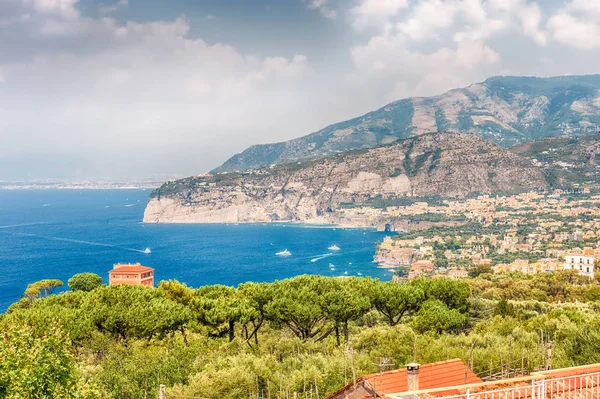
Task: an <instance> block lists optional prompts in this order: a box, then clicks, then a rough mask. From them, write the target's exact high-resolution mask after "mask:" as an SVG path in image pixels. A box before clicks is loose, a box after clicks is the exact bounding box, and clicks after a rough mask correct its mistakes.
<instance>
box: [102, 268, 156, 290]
mask: <svg viewBox="0 0 600 399" xmlns="http://www.w3.org/2000/svg"><path fill="white" fill-rule="evenodd" d="M108 284H109V285H122V284H127V285H145V286H148V287H154V269H153V268H151V267H148V266H142V265H141V264H139V263H135V264H128V263H116V264H115V265H114V267H113V269H112V270H111V271H110V272H109V273H108Z"/></svg>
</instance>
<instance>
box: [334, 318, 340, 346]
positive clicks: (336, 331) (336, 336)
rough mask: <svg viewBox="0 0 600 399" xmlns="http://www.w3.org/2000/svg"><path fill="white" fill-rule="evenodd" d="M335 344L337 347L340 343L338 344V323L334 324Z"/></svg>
mask: <svg viewBox="0 0 600 399" xmlns="http://www.w3.org/2000/svg"><path fill="white" fill-rule="evenodd" d="M335 342H337V346H340V345H341V342H340V328H339V326H338V323H335Z"/></svg>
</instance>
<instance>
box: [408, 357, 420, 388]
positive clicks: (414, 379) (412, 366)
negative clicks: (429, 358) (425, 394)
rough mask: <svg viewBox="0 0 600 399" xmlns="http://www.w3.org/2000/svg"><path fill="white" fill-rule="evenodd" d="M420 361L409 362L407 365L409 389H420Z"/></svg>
mask: <svg viewBox="0 0 600 399" xmlns="http://www.w3.org/2000/svg"><path fill="white" fill-rule="evenodd" d="M420 367H421V365H420V364H419V363H408V364H407V365H406V379H407V381H408V390H409V391H418V390H419V368H420Z"/></svg>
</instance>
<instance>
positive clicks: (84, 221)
mask: <svg viewBox="0 0 600 399" xmlns="http://www.w3.org/2000/svg"><path fill="white" fill-rule="evenodd" d="M149 193H150V191H146V190H14V191H12V190H0V313H1V312H4V311H5V310H6V308H7V307H8V306H9V305H10V304H11V303H13V302H15V301H16V300H18V299H19V298H20V297H21V295H22V293H23V291H24V290H25V288H26V287H27V284H29V283H31V282H34V281H38V280H41V279H46V278H56V279H60V280H62V281H63V282H64V283H65V287H64V288H63V289H66V283H67V280H68V279H69V278H70V277H71V276H73V275H74V274H76V273H82V272H94V273H97V274H99V275H100V276H102V278H103V279H104V282H105V283H106V282H107V279H108V271H109V270H110V269H111V268H112V265H113V264H114V263H118V262H131V263H134V262H140V263H142V264H144V265H147V266H150V267H153V268H155V281H156V283H158V281H160V280H167V279H177V280H179V281H181V282H185V283H186V284H188V285H190V286H192V287H198V286H201V285H206V284H225V285H237V284H239V283H243V282H246V281H273V280H278V279H282V278H286V277H292V276H295V275H298V274H304V273H308V274H321V275H325V276H345V275H347V276H357V275H364V276H373V277H378V278H380V279H382V280H389V279H390V278H391V276H392V274H391V273H390V272H389V271H387V270H385V269H380V268H377V265H376V264H374V263H373V262H372V260H373V256H374V254H375V245H374V243H375V242H380V241H382V240H383V237H384V236H385V233H378V232H375V231H373V230H363V229H341V228H331V227H326V228H325V227H321V228H319V227H318V226H299V225H291V224H239V225H233V224H219V225H192V224H186V225H181V224H143V223H142V217H143V214H144V207H145V205H146V201H147V198H148V195H149ZM334 244H335V245H337V246H339V247H340V248H341V250H340V251H337V252H336V251H329V250H328V249H327V248H328V247H329V246H330V245H334ZM146 248H150V250H151V253H149V254H146V253H144V252H143V251H144V250H145V249H146ZM285 249H287V250H289V251H290V252H291V254H292V255H291V256H289V257H285V258H282V257H279V256H277V255H275V254H276V253H277V252H279V251H282V250H285Z"/></svg>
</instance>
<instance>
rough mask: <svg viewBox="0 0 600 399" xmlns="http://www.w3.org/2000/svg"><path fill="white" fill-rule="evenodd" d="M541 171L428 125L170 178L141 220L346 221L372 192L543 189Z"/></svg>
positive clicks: (479, 140)
mask: <svg viewBox="0 0 600 399" xmlns="http://www.w3.org/2000/svg"><path fill="white" fill-rule="evenodd" d="M547 187H548V185H547V183H546V180H545V177H544V173H543V172H542V170H541V169H540V168H538V167H536V166H535V165H533V163H532V162H531V161H530V160H529V159H527V158H524V157H521V156H520V155H518V154H516V153H513V152H511V151H509V150H507V149H504V148H502V147H500V146H498V145H496V144H493V143H491V142H489V141H486V140H484V139H482V138H480V137H479V136H477V135H474V134H470V133H457V132H444V133H439V132H435V133H430V134H423V135H419V136H415V137H411V138H408V139H404V140H398V141H396V142H394V143H391V144H387V145H383V146H379V147H376V148H371V149H359V150H351V151H348V152H345V153H343V154H336V155H332V156H329V157H325V158H321V159H317V160H308V161H302V162H296V163H287V164H283V165H277V166H270V167H264V168H261V169H255V170H252V171H248V172H224V173H218V174H214V175H204V176H195V177H190V178H187V179H182V180H178V181H175V182H168V183H165V184H164V185H163V186H162V187H161V188H159V189H157V190H155V191H153V192H152V194H151V195H150V199H149V202H148V205H147V207H146V211H145V213H144V222H166V223H244V222H274V221H291V222H304V223H326V224H332V223H333V224H339V223H342V220H343V218H344V217H345V216H344V212H343V208H344V207H345V206H347V205H358V206H360V205H361V204H365V203H368V202H369V201H372V200H374V199H378V198H383V199H391V200H394V199H397V198H400V197H406V196H409V197H412V196H416V197H422V196H443V197H463V196H465V195H469V194H473V193H482V194H483V193H489V194H491V193H504V192H521V191H528V190H545V189H546V188H547Z"/></svg>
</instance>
